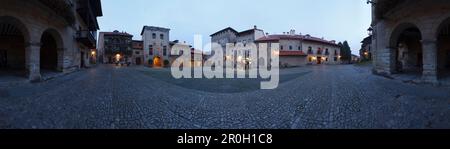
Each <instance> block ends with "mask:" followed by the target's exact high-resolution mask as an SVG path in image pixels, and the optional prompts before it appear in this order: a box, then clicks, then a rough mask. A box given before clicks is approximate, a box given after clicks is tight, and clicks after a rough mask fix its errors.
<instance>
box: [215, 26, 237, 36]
mask: <svg viewBox="0 0 450 149" xmlns="http://www.w3.org/2000/svg"><path fill="white" fill-rule="evenodd" d="M227 30H231V31H232V32H234V33H236V34H238V33H239V32H238V31H236V30H235V29H233V28H231V27H227V28H225V29H223V30H220V31H218V32H215V33H214V34H211V36H215V35H217V34H219V33H222V32H225V31H227Z"/></svg>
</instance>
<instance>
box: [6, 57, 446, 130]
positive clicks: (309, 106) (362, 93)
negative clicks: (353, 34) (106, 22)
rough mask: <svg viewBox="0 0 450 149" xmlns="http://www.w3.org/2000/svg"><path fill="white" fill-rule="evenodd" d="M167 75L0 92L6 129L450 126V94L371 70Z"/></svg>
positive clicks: (103, 72) (140, 72)
mask: <svg viewBox="0 0 450 149" xmlns="http://www.w3.org/2000/svg"><path fill="white" fill-rule="evenodd" d="M164 73H167V74H169V72H168V70H165V69H149V68H144V67H128V68H119V67H114V66H107V65H102V66H98V67H97V68H93V69H88V70H83V71H79V72H75V73H72V74H69V75H65V76H62V77H58V78H55V79H52V80H49V81H46V82H42V83H37V84H29V83H22V84H17V85H13V86H11V85H10V86H0V87H1V88H0V128H107V129H108V128H188V129H189V128H288V129H290V128H450V88H443V87H440V88H438V87H433V86H427V85H415V84H406V83H402V82H400V81H395V80H389V79H386V78H383V77H379V76H374V75H372V74H371V73H370V69H369V68H367V67H356V66H351V65H342V66H310V67H302V68H292V69H286V70H282V71H281V73H282V76H281V80H282V81H281V82H282V83H281V84H280V86H279V87H278V88H277V89H275V90H257V89H252V88H251V87H250V88H249V87H245V86H244V87H243V89H242V90H241V92H239V91H236V90H227V88H225V89H224V90H221V91H219V92H213V91H211V90H209V88H211V86H213V85H216V86H217V81H211V83H210V84H208V81H205V80H199V81H200V83H195V81H192V80H190V81H184V82H183V81H181V82H180V81H178V82H177V81H176V80H175V81H174V80H170V79H168V78H164V75H163V74H164ZM155 74H156V75H155ZM158 74H159V75H158ZM293 76H295V77H293ZM223 82H226V81H223ZM223 82H219V83H218V84H219V85H220V84H222V85H227V84H226V83H223ZM231 84H233V83H231ZM235 84H240V83H235ZM232 87H233V86H232V85H231V87H228V89H230V88H232ZM222 91H223V92H222Z"/></svg>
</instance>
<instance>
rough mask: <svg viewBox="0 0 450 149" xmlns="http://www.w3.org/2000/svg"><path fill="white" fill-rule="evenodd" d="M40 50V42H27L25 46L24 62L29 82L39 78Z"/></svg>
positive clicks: (36, 80)
mask: <svg viewBox="0 0 450 149" xmlns="http://www.w3.org/2000/svg"><path fill="white" fill-rule="evenodd" d="M40 50H41V44H40V43H28V44H27V47H26V48H25V56H26V58H25V63H26V67H27V70H28V78H29V80H30V81H31V82H38V81H40V80H41V68H40Z"/></svg>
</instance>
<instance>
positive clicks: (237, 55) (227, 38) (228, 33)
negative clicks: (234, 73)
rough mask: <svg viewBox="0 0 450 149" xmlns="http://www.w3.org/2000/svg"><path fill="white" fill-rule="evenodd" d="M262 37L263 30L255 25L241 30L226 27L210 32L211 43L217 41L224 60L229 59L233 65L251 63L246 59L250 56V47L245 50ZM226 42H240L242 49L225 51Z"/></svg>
mask: <svg viewBox="0 0 450 149" xmlns="http://www.w3.org/2000/svg"><path fill="white" fill-rule="evenodd" d="M262 37H265V34H264V31H263V30H262V29H258V28H257V26H254V27H253V28H252V29H248V30H245V31H242V32H238V31H236V30H235V29H233V28H231V27H228V28H225V29H223V30H220V31H218V32H216V33H214V34H212V35H211V43H217V44H219V45H220V46H221V47H222V50H223V51H224V53H223V55H224V62H227V61H231V65H233V66H234V67H238V66H243V67H249V65H250V63H251V62H250V61H249V59H248V58H249V57H250V54H249V52H250V49H248V50H247V49H246V48H250V47H249V46H251V45H252V44H254V43H255V41H256V40H257V39H259V38H262ZM228 43H232V44H238V43H239V44H242V46H243V49H244V50H239V51H231V52H232V53H226V45H227V44H228ZM211 54H214V53H211Z"/></svg>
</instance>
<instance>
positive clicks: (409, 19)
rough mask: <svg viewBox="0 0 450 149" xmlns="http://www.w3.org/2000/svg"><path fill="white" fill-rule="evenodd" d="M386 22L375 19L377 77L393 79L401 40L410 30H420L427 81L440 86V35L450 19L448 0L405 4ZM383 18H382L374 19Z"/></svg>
mask: <svg viewBox="0 0 450 149" xmlns="http://www.w3.org/2000/svg"><path fill="white" fill-rule="evenodd" d="M375 8H376V7H373V9H375ZM385 14H386V16H383V17H382V18H384V19H373V20H374V22H373V29H374V32H373V33H374V38H373V40H372V49H374V52H373V55H374V61H373V63H374V73H376V74H383V75H391V74H393V73H395V69H396V60H395V57H396V50H397V48H398V45H397V40H398V39H397V38H398V36H399V34H400V33H401V32H402V31H404V30H405V29H407V28H410V27H414V28H417V29H419V30H420V32H421V35H422V39H421V42H422V43H421V44H422V49H423V72H422V75H423V81H424V82H431V83H435V82H437V55H438V53H437V51H438V50H437V45H436V40H437V35H438V32H439V26H440V25H441V24H442V22H444V21H445V20H446V19H448V18H450V3H449V2H448V1H446V0H435V1H429V0H417V1H414V2H406V3H403V4H401V5H399V6H397V7H395V8H394V9H393V11H390V12H388V13H385ZM373 17H375V18H379V17H378V16H375V15H374V16H373Z"/></svg>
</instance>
